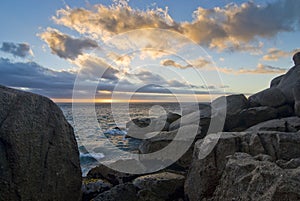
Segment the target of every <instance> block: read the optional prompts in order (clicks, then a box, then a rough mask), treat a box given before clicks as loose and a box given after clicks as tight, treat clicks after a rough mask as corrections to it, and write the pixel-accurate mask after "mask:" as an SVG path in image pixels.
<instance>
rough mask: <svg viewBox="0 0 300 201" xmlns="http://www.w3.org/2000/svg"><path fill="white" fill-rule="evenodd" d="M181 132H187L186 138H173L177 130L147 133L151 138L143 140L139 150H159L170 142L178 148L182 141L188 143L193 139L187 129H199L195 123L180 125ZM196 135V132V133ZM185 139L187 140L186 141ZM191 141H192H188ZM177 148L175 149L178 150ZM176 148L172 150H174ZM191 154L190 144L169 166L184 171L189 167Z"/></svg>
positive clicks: (149, 151) (147, 151)
mask: <svg viewBox="0 0 300 201" xmlns="http://www.w3.org/2000/svg"><path fill="white" fill-rule="evenodd" d="M181 129H182V132H185V130H186V132H187V138H186V139H182V140H174V137H175V136H176V135H177V132H178V130H175V131H169V132H166V131H164V132H156V133H148V134H147V135H149V136H153V137H152V138H150V137H149V139H147V140H144V141H143V142H142V143H141V144H140V146H139V151H140V153H142V154H148V153H153V152H156V151H159V150H161V149H163V148H165V147H166V146H168V145H169V144H170V143H171V142H172V143H174V145H175V146H176V147H178V150H179V149H180V147H182V145H183V143H188V141H191V140H192V141H193V140H194V139H191V138H190V136H189V135H188V132H189V131H188V130H193V131H194V130H199V129H198V126H197V125H187V126H183V127H181ZM196 136H197V134H196ZM186 141H187V142H186ZM190 143H192V142H190ZM178 150H177V151H178ZM175 151H176V150H174V152H175ZM192 154H193V146H191V147H190V148H189V149H188V150H187V151H186V152H185V153H183V154H182V156H181V157H180V158H179V159H178V160H177V161H176V162H175V163H174V164H173V165H172V166H171V167H169V168H171V169H174V170H177V171H185V170H187V168H188V167H189V165H190V163H191V160H192ZM169 155H170V156H172V155H174V153H169Z"/></svg>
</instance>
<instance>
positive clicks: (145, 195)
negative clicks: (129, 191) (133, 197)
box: [137, 190, 165, 201]
mask: <svg viewBox="0 0 300 201" xmlns="http://www.w3.org/2000/svg"><path fill="white" fill-rule="evenodd" d="M137 197H138V199H139V201H165V199H162V198H160V197H158V195H156V194H155V193H153V192H151V191H149V190H140V191H139V192H138V194H137Z"/></svg>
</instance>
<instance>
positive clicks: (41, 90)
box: [0, 58, 76, 98]
mask: <svg viewBox="0 0 300 201" xmlns="http://www.w3.org/2000/svg"><path fill="white" fill-rule="evenodd" d="M75 77H76V74H74V73H72V72H68V71H54V70H50V69H47V68H44V67H42V66H40V65H38V64H37V63H34V62H27V63H22V62H18V63H13V62H11V61H10V60H8V59H3V58H0V84H2V85H6V86H10V87H19V88H28V90H29V91H31V92H34V93H38V94H42V95H45V96H49V97H52V98H62V97H71V94H72V89H73V83H74V81H75Z"/></svg>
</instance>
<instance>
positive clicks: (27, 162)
mask: <svg viewBox="0 0 300 201" xmlns="http://www.w3.org/2000/svg"><path fill="white" fill-rule="evenodd" d="M0 105H1V107H0V200H5V201H16V200H39V201H40V200H66V201H67V200H75V201H76V200H79V199H80V189H81V170H80V164H79V152H78V148H77V143H76V140H75V136H74V133H73V129H72V127H71V126H70V125H69V124H68V122H67V121H66V119H65V118H64V116H63V113H62V112H61V110H60V109H59V107H58V106H56V105H55V104H54V103H53V102H52V101H51V100H49V99H48V98H45V97H42V96H39V95H35V94H31V93H27V92H21V91H18V90H14V89H10V88H6V87H3V86H0Z"/></svg>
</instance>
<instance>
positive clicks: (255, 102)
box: [249, 87, 287, 107]
mask: <svg viewBox="0 0 300 201" xmlns="http://www.w3.org/2000/svg"><path fill="white" fill-rule="evenodd" d="M286 102H287V101H286V98H285V96H284V94H283V93H282V92H281V90H280V89H278V88H275V87H272V88H269V89H265V90H263V91H261V92H258V93H256V94H254V95H252V96H250V97H249V104H250V106H252V107H257V106H269V107H279V106H281V105H284V104H285V103H286Z"/></svg>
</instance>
